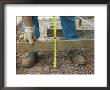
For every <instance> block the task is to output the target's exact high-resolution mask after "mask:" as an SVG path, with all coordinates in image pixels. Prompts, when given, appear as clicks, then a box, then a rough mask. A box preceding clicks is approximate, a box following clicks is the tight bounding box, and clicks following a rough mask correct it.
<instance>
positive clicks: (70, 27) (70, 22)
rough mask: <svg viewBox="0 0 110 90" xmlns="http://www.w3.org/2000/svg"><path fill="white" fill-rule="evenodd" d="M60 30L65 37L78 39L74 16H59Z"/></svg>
mask: <svg viewBox="0 0 110 90" xmlns="http://www.w3.org/2000/svg"><path fill="white" fill-rule="evenodd" d="M60 20H61V25H62V32H63V35H64V38H65V39H78V38H79V35H78V34H77V31H76V25H75V21H76V17H75V16H60Z"/></svg>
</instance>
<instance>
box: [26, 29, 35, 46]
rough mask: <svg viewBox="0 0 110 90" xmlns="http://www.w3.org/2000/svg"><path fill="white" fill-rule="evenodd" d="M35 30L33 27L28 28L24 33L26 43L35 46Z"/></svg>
mask: <svg viewBox="0 0 110 90" xmlns="http://www.w3.org/2000/svg"><path fill="white" fill-rule="evenodd" d="M33 36H34V28H33V27H27V30H25V32H24V41H25V42H26V41H29V43H30V44H33V42H34V39H33Z"/></svg>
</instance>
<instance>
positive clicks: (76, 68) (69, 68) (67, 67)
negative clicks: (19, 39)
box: [16, 49, 94, 74]
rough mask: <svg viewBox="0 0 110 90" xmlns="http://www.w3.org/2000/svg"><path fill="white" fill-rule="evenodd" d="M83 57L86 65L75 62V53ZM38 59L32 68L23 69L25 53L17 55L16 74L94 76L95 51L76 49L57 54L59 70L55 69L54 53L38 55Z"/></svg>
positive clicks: (40, 53)
mask: <svg viewBox="0 0 110 90" xmlns="http://www.w3.org/2000/svg"><path fill="white" fill-rule="evenodd" d="M75 52H77V54H79V55H83V56H84V57H85V59H86V61H87V63H86V64H85V65H78V64H76V63H75V62H73V59H74V58H73V56H74V53H75ZM38 55H39V56H38V59H37V62H36V63H35V65H34V66H33V67H31V68H23V67H22V66H21V60H22V58H23V57H24V53H19V54H17V55H16V74H94V50H93V49H74V50H72V51H62V52H57V69H54V68H53V51H50V52H49V51H48V52H47V51H45V52H39V53H38Z"/></svg>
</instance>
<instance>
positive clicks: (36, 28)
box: [32, 16, 40, 39]
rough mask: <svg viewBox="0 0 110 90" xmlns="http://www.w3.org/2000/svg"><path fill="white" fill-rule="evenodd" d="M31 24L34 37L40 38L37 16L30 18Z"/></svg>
mask: <svg viewBox="0 0 110 90" xmlns="http://www.w3.org/2000/svg"><path fill="white" fill-rule="evenodd" d="M32 23H33V26H34V29H35V31H34V34H35V37H36V38H37V39H38V38H39V37H40V32H39V21H38V16H32Z"/></svg>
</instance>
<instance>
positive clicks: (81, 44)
mask: <svg viewBox="0 0 110 90" xmlns="http://www.w3.org/2000/svg"><path fill="white" fill-rule="evenodd" d="M53 46H54V45H53V41H37V42H34V44H33V45H30V44H29V43H28V42H17V43H16V52H17V53H23V52H28V51H53V49H54V48H53ZM74 48H94V40H93V39H91V40H90V39H88V40H77V41H70V40H57V51H63V50H72V49H74Z"/></svg>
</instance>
